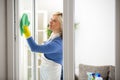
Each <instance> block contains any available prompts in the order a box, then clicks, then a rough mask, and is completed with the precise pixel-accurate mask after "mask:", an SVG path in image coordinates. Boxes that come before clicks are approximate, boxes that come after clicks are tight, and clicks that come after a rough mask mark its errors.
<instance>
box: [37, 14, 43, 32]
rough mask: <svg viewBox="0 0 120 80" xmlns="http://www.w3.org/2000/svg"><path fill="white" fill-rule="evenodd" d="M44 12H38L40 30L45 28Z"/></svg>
mask: <svg viewBox="0 0 120 80" xmlns="http://www.w3.org/2000/svg"><path fill="white" fill-rule="evenodd" d="M43 22H44V14H42V13H38V30H43V28H44V23H43Z"/></svg>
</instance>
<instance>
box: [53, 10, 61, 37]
mask: <svg viewBox="0 0 120 80" xmlns="http://www.w3.org/2000/svg"><path fill="white" fill-rule="evenodd" d="M53 16H58V21H59V22H60V25H61V38H62V26H63V14H62V13H61V12H55V13H53Z"/></svg>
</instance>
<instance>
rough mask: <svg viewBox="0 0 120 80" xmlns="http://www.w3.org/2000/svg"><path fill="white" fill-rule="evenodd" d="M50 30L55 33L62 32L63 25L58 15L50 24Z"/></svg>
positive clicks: (54, 16)
mask: <svg viewBox="0 0 120 80" xmlns="http://www.w3.org/2000/svg"><path fill="white" fill-rule="evenodd" d="M49 29H50V30H51V31H53V32H55V33H57V32H61V24H60V22H59V20H58V16H57V15H53V16H52V17H51V19H50V22H49Z"/></svg>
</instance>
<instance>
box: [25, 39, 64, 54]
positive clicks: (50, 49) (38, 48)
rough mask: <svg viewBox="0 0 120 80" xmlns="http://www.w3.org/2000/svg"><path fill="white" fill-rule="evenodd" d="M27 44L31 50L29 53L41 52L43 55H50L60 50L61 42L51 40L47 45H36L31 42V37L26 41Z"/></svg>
mask: <svg viewBox="0 0 120 80" xmlns="http://www.w3.org/2000/svg"><path fill="white" fill-rule="evenodd" d="M27 42H28V44H29V46H30V48H31V51H33V52H41V53H44V54H51V53H56V52H58V51H59V50H60V49H61V48H62V42H61V40H59V39H58V40H53V41H51V42H49V43H48V44H43V45H38V44H36V42H35V41H34V40H33V38H32V37H30V38H28V39H27Z"/></svg>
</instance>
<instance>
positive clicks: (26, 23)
mask: <svg viewBox="0 0 120 80" xmlns="http://www.w3.org/2000/svg"><path fill="white" fill-rule="evenodd" d="M29 24H30V21H29V20H28V15H27V14H26V13H24V14H23V15H22V18H21V20H20V32H21V35H23V32H24V30H23V27H24V26H29Z"/></svg>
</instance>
